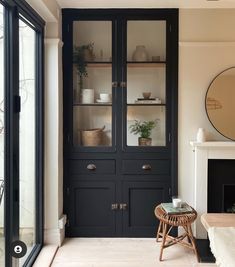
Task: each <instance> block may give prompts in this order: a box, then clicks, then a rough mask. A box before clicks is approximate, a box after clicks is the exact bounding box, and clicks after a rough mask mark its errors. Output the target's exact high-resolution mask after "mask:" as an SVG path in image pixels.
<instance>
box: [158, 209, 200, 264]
mask: <svg viewBox="0 0 235 267" xmlns="http://www.w3.org/2000/svg"><path fill="white" fill-rule="evenodd" d="M154 213H155V216H156V217H157V218H158V219H159V221H160V223H159V226H158V230H157V237H156V241H157V242H158V241H159V238H160V237H161V238H162V244H161V249H160V256H159V260H160V261H162V254H163V249H164V248H167V247H170V246H172V245H175V244H180V245H182V246H184V247H187V248H190V249H192V250H193V251H194V253H195V255H196V257H197V261H198V262H199V256H198V252H197V247H196V243H195V239H194V237H193V233H192V228H191V224H192V223H193V222H194V221H195V220H196V218H197V212H196V211H195V210H194V209H193V208H192V211H191V212H188V213H179V214H178V213H177V214H174V215H173V214H167V213H166V211H165V210H164V209H163V208H162V206H161V204H160V205H158V206H157V207H156V208H155V210H154ZM178 226H182V227H183V228H184V231H185V232H184V233H183V234H182V235H179V236H177V237H173V236H171V235H169V233H170V231H171V229H172V227H178ZM185 238H187V239H188V240H187V241H188V242H186V241H185V240H184V239H185Z"/></svg>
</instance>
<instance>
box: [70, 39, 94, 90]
mask: <svg viewBox="0 0 235 267" xmlns="http://www.w3.org/2000/svg"><path fill="white" fill-rule="evenodd" d="M93 47H94V43H89V44H87V45H81V46H74V48H73V63H74V64H75V65H76V68H77V74H78V77H79V88H80V89H82V88H83V78H84V77H87V76H88V73H87V69H86V67H87V63H86V62H87V61H93V60H94V58H95V56H94V54H93Z"/></svg>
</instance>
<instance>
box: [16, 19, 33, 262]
mask: <svg viewBox="0 0 235 267" xmlns="http://www.w3.org/2000/svg"><path fill="white" fill-rule="evenodd" d="M19 57H20V58H19V68H20V69H19V72H20V80H19V83H20V84H19V87H20V96H21V112H20V126H19V131H20V144H19V145H20V164H19V167H20V200H19V202H20V203H19V204H20V240H21V241H23V242H25V244H26V245H27V254H26V256H25V257H24V258H22V259H20V262H21V263H23V262H24V261H25V259H26V257H27V256H28V254H29V253H30V252H31V250H32V248H33V246H34V245H35V179H36V178H35V31H34V30H33V29H32V28H31V27H29V26H28V25H27V24H25V23H24V22H23V21H21V20H20V21H19Z"/></svg>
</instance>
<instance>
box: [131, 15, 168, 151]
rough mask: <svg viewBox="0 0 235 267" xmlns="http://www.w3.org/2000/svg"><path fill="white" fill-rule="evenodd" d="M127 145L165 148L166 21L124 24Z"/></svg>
mask: <svg viewBox="0 0 235 267" xmlns="http://www.w3.org/2000/svg"><path fill="white" fill-rule="evenodd" d="M126 66H127V77H126V80H127V89H126V105H127V112H126V144H127V146H129V147H130V146H132V147H133V146H135V147H136V146H138V147H140V146H144V147H150V146H154V147H163V146H166V101H167V97H166V21H163V20H145V21H141V20H138V21H136V20H135V21H127V53H126Z"/></svg>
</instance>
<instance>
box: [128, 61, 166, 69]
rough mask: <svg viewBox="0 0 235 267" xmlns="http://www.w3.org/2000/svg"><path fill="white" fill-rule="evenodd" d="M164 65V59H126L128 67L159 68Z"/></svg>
mask: <svg viewBox="0 0 235 267" xmlns="http://www.w3.org/2000/svg"><path fill="white" fill-rule="evenodd" d="M165 65H166V62H165V61H137V62H136V61H127V67H130V68H161V67H165Z"/></svg>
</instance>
